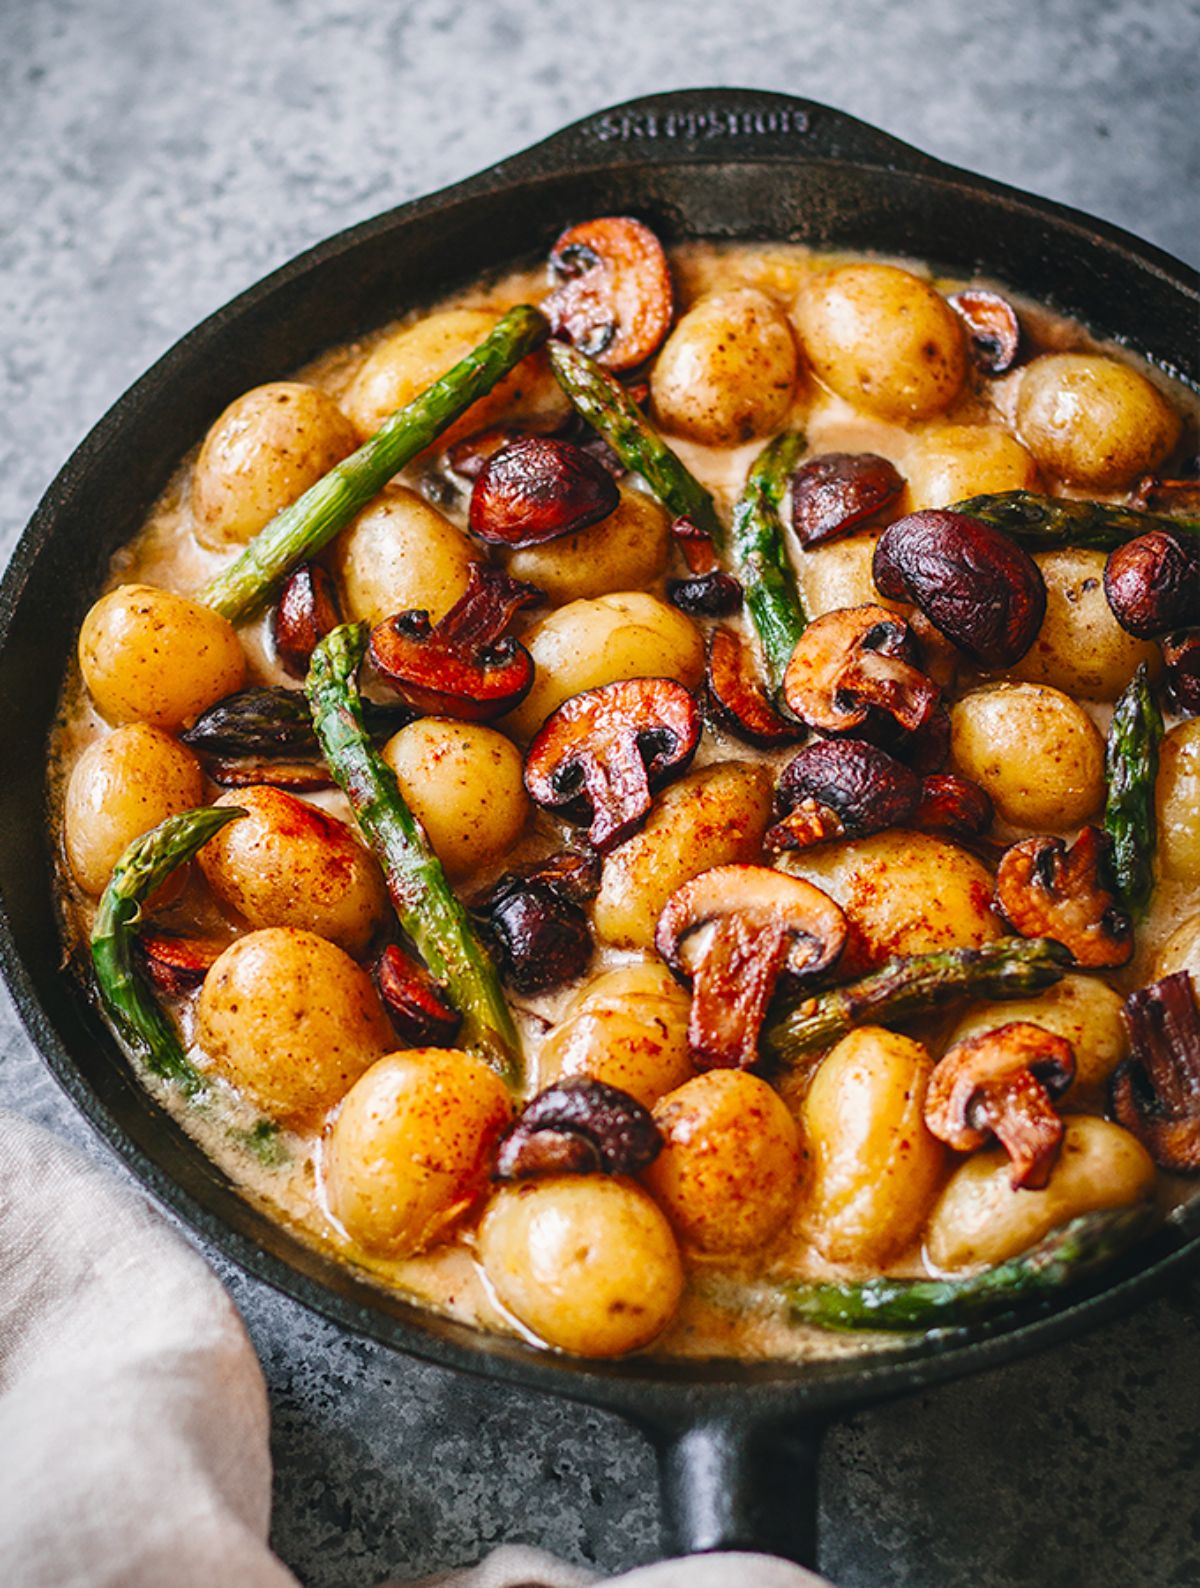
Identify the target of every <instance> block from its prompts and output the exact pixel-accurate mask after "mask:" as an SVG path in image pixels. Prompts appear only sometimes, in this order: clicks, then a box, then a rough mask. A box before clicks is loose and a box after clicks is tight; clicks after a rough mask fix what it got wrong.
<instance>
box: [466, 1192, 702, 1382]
mask: <svg viewBox="0 0 1200 1588" xmlns="http://www.w3.org/2000/svg"><path fill="white" fill-rule="evenodd" d="M479 1255H480V1257H481V1259H482V1261H483V1267H484V1272H485V1273H486V1274H487V1277H488V1280H489V1281H490V1283H491V1285H492V1288H493V1290H494V1291H495V1292H496V1295H497V1296H498V1297H499V1299H500V1301H501V1302H502V1304H503V1305H504V1306H505V1307H507V1308H508V1310H509V1312H511V1313H512V1314H513V1316H514V1317H515V1318H517V1319H519V1321H520V1322H521V1323H523V1324H524V1325H525V1327H526V1328H527V1329H531V1330H532V1331H533V1333H534V1334H536V1335H537V1336H538V1338H539V1339H541V1340H544V1341H545V1342H546V1344H547V1345H552V1346H557V1347H558V1349H559V1350H560V1351H573V1352H574V1353H575V1354H576V1355H578V1356H623V1355H624V1354H625V1352H627V1351H636V1350H638V1348H639V1347H641V1346H644V1345H649V1343H650V1341H651V1340H653V1339H654V1337H655V1336H656V1335H658V1334H661V1333H662V1331H663V1329H664V1328H665V1327H666V1326H667V1324H668V1323H669V1322H670V1321H671V1318H672V1317H673V1316H674V1313H675V1309H676V1307H677V1306H678V1305H679V1298H680V1296H681V1294H682V1292H683V1265H682V1263H681V1262H680V1260H679V1250H678V1248H677V1246H676V1245H675V1237H674V1236H673V1235H672V1234H671V1226H670V1225H669V1224H668V1223H667V1221H666V1219H665V1218H664V1217H663V1215H662V1213H661V1212H660V1211H659V1209H658V1208H657V1207H656V1206H655V1204H654V1203H653V1201H651V1199H650V1197H648V1196H647V1195H646V1193H645V1192H644V1191H643V1190H642V1189H641V1187H640V1186H636V1185H633V1184H632V1183H631V1182H630V1181H628V1180H619V1179H608V1178H607V1177H606V1176H603V1175H591V1174H588V1175H583V1174H580V1175H554V1176H551V1177H550V1178H548V1179H544V1180H527V1181H525V1182H524V1183H523V1184H520V1185H513V1186H506V1187H505V1188H504V1189H503V1190H502V1191H500V1192H498V1193H497V1194H496V1196H495V1197H494V1198H493V1200H492V1203H491V1205H490V1206H489V1208H488V1210H487V1212H486V1213H485V1214H484V1218H483V1223H482V1225H481V1226H480V1231H479Z"/></svg>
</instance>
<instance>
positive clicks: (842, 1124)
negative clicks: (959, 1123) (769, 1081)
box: [798, 1026, 946, 1268]
mask: <svg viewBox="0 0 1200 1588" xmlns="http://www.w3.org/2000/svg"><path fill="white" fill-rule="evenodd" d="M932 1073H933V1060H932V1059H931V1058H930V1056H929V1054H928V1053H927V1052H926V1051H925V1049H924V1048H923V1047H922V1046H921V1044H920V1043H919V1042H914V1041H913V1040H912V1039H911V1037H905V1036H901V1035H900V1033H899V1032H896V1031H887V1030H885V1029H884V1028H883V1027H882V1026H860V1027H859V1028H858V1029H857V1030H856V1031H852V1032H850V1034H849V1035H848V1036H845V1037H843V1038H842V1040H841V1041H840V1042H839V1043H838V1044H837V1046H836V1047H835V1048H834V1049H833V1050H832V1051H831V1052H830V1053H829V1054H828V1055H827V1056H826V1057H825V1059H824V1060H823V1061H822V1062H821V1065H820V1067H819V1068H818V1070H817V1073H816V1075H815V1076H814V1077H813V1080H812V1085H811V1086H810V1087H809V1089H808V1095H807V1096H806V1097H805V1099H804V1104H803V1107H802V1109H801V1115H800V1128H801V1136H802V1140H803V1143H804V1149H805V1154H806V1158H807V1161H808V1162H807V1171H806V1180H805V1185H804V1189H803V1192H802V1194H801V1207H800V1214H799V1220H798V1223H799V1229H800V1231H801V1232H802V1234H803V1235H804V1237H805V1238H807V1239H808V1240H809V1241H811V1242H812V1244H813V1245H814V1246H815V1247H816V1248H817V1250H818V1251H819V1252H820V1253H821V1255H822V1257H825V1258H827V1259H828V1260H829V1261H830V1262H832V1263H866V1264H869V1265H870V1266H871V1267H872V1268H886V1266H887V1264H888V1263H890V1262H892V1261H893V1260H894V1259H895V1258H896V1257H898V1256H899V1255H900V1253H901V1252H902V1251H903V1250H904V1249H905V1247H906V1246H908V1245H909V1244H910V1243H911V1242H912V1241H913V1240H914V1238H915V1237H916V1235H917V1233H918V1231H919V1230H920V1228H921V1226H922V1224H923V1223H924V1222H925V1220H926V1218H927V1217H928V1216H929V1210H930V1208H931V1207H932V1206H933V1201H934V1198H935V1196H936V1195H937V1192H938V1187H939V1185H940V1183H941V1180H942V1177H943V1175H944V1173H945V1164H946V1152H945V1149H944V1148H943V1146H942V1144H941V1142H940V1141H938V1140H937V1138H936V1137H935V1136H933V1135H932V1134H931V1132H930V1131H929V1129H928V1127H927V1126H926V1124H925V1119H924V1113H923V1110H924V1105H925V1090H926V1087H927V1086H928V1084H929V1077H930V1075H931V1074H932Z"/></svg>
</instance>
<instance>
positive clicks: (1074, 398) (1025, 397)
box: [1017, 353, 1180, 491]
mask: <svg viewBox="0 0 1200 1588" xmlns="http://www.w3.org/2000/svg"><path fill="white" fill-rule="evenodd" d="M1017 429H1018V430H1019V432H1020V435H1021V439H1022V440H1023V441H1024V443H1025V445H1026V446H1027V447H1028V448H1029V450H1030V451H1031V452H1032V453H1033V455H1034V457H1035V458H1036V459H1037V461H1038V463H1039V464H1040V465H1041V467H1042V468H1043V469H1045V470H1047V471H1048V472H1049V473H1051V474H1057V475H1059V476H1060V478H1062V479H1064V480H1067V481H1069V482H1070V484H1072V485H1087V486H1091V487H1093V488H1094V489H1097V490H1102V491H1116V490H1120V489H1121V487H1122V486H1125V485H1128V484H1129V483H1130V482H1131V481H1132V480H1135V479H1136V478H1137V476H1138V475H1139V474H1146V473H1148V472H1149V471H1150V470H1151V469H1155V468H1157V467H1158V465H1159V464H1160V463H1161V462H1162V461H1163V459H1164V458H1165V457H1167V455H1168V454H1169V453H1170V452H1171V451H1173V449H1174V447H1175V443H1176V442H1177V441H1178V440H1179V430H1180V420H1179V415H1178V414H1177V413H1176V412H1175V410H1174V409H1173V408H1172V407H1171V406H1170V404H1169V403H1168V402H1167V401H1166V399H1165V398H1164V397H1162V396H1161V395H1160V393H1159V391H1158V389H1157V388H1156V387H1154V386H1152V385H1151V384H1150V382H1149V381H1148V380H1147V379H1146V377H1145V376H1144V375H1142V374H1140V373H1139V372H1138V371H1137V370H1136V369H1134V368H1133V367H1132V366H1131V365H1129V364H1122V363H1121V362H1120V361H1119V360H1117V359H1115V358H1105V357H1104V356H1103V355H1102V354H1099V353H1046V354H1043V356H1042V357H1041V358H1035V359H1034V361H1033V363H1032V364H1030V365H1028V366H1027V368H1026V369H1025V372H1024V374H1023V375H1022V376H1021V388H1020V391H1019V392H1018V394H1017Z"/></svg>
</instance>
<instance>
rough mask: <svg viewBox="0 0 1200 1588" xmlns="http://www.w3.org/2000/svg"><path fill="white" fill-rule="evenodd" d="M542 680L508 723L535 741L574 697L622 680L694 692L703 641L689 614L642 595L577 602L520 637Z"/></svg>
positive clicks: (537, 678)
mask: <svg viewBox="0 0 1200 1588" xmlns="http://www.w3.org/2000/svg"><path fill="white" fill-rule="evenodd" d="M521 639H522V643H523V644H524V645H525V646H526V648H527V649H528V651H529V653H530V655H531V656H532V657H533V660H534V665H535V667H536V668H537V672H536V674H535V676H534V680H533V688H532V689H531V690H530V691H529V693H528V695H526V697H525V699H524V700H523V701H522V702H521V704H520V705H519V706H518V707H517V709H516V710H515V711H511V712H509V714H508V716H507V717H506V718H505V719H504V720H505V723H506V725H507V726H508V727H509V728H511V730H512V731H513V733H514V734H515V735H516V736H517V738H519V739H531V738H532V737H533V735H534V734H535V733H536V732H537V730H538V729H539V728H540V727H541V725H542V723H543V722H545V720H546V718H547V717H548V716H549V715H550V713H551V712H552V711H555V710H557V708H558V707H559V706H561V705H562V703H563V701H564V700H567V699H569V697H570V696H571V695H578V694H580V693H581V692H582V691H583V690H585V689H597V688H599V686H600V685H601V684H615V683H616V682H617V680H618V679H621V678H675V679H678V681H679V682H680V683H681V684H686V685H687V686H688V688H689V689H691V688H694V687H695V685H696V684H698V683H699V682H700V680H701V678H702V677H703V676H704V640H703V639H702V637H701V634H700V630H699V629H698V628H697V627H696V625H695V624H694V623H693V622H692V620H691V618H689V617H685V616H684V614H683V613H682V612H679V611H677V610H676V609H675V608H674V607H672V606H668V605H667V603H666V602H665V601H660V600H659V599H658V597H657V596H652V595H646V594H644V593H643V592H642V591H640V590H632V591H622V592H620V593H619V594H614V595H604V596H598V597H597V598H596V599H595V600H594V601H572V602H571V603H570V604H569V605H568V606H565V607H559V608H558V610H557V611H556V612H551V614H550V616H549V617H547V618H543V619H542V621H541V622H540V623H535V624H534V625H533V627H532V628H531V629H530V630H529V631H528V632H527V633H525V634H523V635H522V636H521Z"/></svg>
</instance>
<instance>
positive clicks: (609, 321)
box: [542, 215, 675, 370]
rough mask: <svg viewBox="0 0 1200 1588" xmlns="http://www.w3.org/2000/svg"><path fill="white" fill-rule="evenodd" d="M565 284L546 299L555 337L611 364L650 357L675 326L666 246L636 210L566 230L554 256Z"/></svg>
mask: <svg viewBox="0 0 1200 1588" xmlns="http://www.w3.org/2000/svg"><path fill="white" fill-rule="evenodd" d="M550 269H551V270H552V272H553V273H554V276H555V277H556V278H557V279H558V281H559V282H561V285H560V286H558V287H557V288H556V289H555V290H554V291H553V292H552V293H551V294H550V296H549V297H548V298H546V299H545V300H544V302H543V303H542V312H543V314H545V316H546V317H547V319H548V320H549V321H550V324H551V326H552V327H553V329H554V334H555V335H556V336H559V337H561V338H562V339H563V340H564V341H567V342H571V343H573V344H574V346H575V347H577V348H578V349H579V350H580V352H581V353H587V354H589V355H590V356H591V357H592V358H594V359H595V360H596V361H597V362H598V363H600V364H602V365H603V366H604V368H605V369H610V370H623V369H632V368H633V367H634V365H636V364H641V363H643V362H644V360H646V359H648V358H649V357H650V355H651V353H653V352H654V351H655V349H656V348H657V347H658V345H659V343H660V342H661V341H662V340H663V338H664V337H665V336H666V334H667V332H668V330H669V329H670V326H671V315H672V313H673V312H674V307H675V300H674V294H673V292H672V289H671V271H670V268H669V267H668V265H667V256H666V254H664V252H663V248H662V244H661V243H660V242H659V240H658V238H657V237H656V236H655V235H654V233H653V232H652V231H651V230H650V228H649V227H648V226H643V225H642V223H641V221H635V220H633V219H632V217H630V216H628V215H605V216H601V217H600V218H599V219H598V220H594V221H585V222H584V223H583V224H582V225H581V226H572V227H570V228H569V229H568V230H567V231H565V232H563V234H562V236H561V237H560V238H559V239H558V241H557V242H556V243H555V245H554V249H553V252H552V253H551V255H550Z"/></svg>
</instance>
